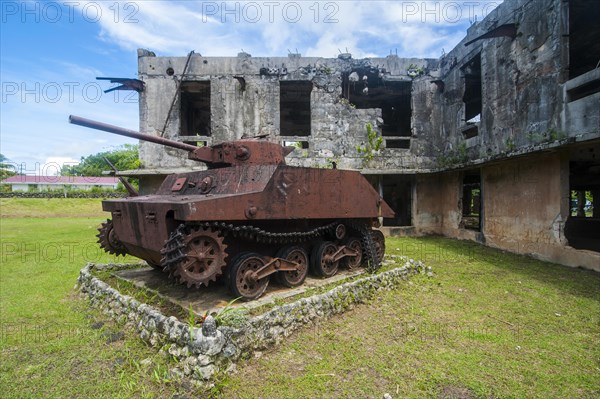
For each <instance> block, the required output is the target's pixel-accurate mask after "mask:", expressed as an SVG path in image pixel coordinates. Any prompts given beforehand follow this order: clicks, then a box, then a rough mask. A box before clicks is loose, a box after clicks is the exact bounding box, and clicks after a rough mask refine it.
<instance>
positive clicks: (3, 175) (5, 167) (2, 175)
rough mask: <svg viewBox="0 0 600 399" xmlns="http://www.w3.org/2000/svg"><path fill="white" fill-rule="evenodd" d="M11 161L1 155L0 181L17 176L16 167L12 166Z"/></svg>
mask: <svg viewBox="0 0 600 399" xmlns="http://www.w3.org/2000/svg"><path fill="white" fill-rule="evenodd" d="M9 161H10V160H9V159H8V158H6V157H5V156H4V155H2V154H0V180H4V179H7V178H9V177H11V176H14V175H16V171H15V166H14V165H12V164H10V162H9Z"/></svg>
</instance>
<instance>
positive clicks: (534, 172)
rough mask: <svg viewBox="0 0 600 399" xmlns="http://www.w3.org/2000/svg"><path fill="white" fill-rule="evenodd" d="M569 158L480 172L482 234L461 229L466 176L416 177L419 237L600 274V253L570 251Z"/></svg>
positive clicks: (527, 160)
mask: <svg viewBox="0 0 600 399" xmlns="http://www.w3.org/2000/svg"><path fill="white" fill-rule="evenodd" d="M568 156H569V154H568V152H566V151H559V152H554V153H551V154H539V155H534V156H529V157H524V158H519V159H514V160H510V161H508V160H506V161H502V162H499V163H496V164H493V165H488V166H484V167H482V168H481V170H480V172H481V184H482V188H481V191H482V201H481V204H482V215H483V216H482V225H481V232H477V231H474V230H469V229H465V228H463V227H461V223H460V222H461V218H462V216H461V215H462V203H461V196H462V194H461V193H462V176H463V174H464V173H465V172H459V171H456V172H446V173H437V174H429V175H418V176H417V183H416V184H417V186H416V192H417V200H416V212H417V213H416V215H415V217H414V218H413V221H414V224H415V230H416V232H417V233H418V234H421V235H423V234H443V235H446V236H449V237H453V238H459V239H470V240H475V241H479V242H482V243H485V244H486V245H489V246H492V247H496V248H500V249H504V250H508V251H511V252H515V253H520V254H526V255H531V256H534V257H536V258H539V259H543V260H549V261H553V262H558V263H562V264H565V265H569V266H581V267H586V268H589V269H593V270H598V271H600V253H599V252H594V251H586V250H575V249H573V248H571V247H570V246H569V245H568V242H567V239H566V238H565V235H564V224H565V221H566V220H567V218H568V217H569V157H568Z"/></svg>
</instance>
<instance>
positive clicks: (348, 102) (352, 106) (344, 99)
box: [340, 98, 356, 109]
mask: <svg viewBox="0 0 600 399" xmlns="http://www.w3.org/2000/svg"><path fill="white" fill-rule="evenodd" d="M340 104H342V105H345V106H346V107H350V108H352V109H356V105H354V104H352V103H351V102H350V100H348V99H347V98H340Z"/></svg>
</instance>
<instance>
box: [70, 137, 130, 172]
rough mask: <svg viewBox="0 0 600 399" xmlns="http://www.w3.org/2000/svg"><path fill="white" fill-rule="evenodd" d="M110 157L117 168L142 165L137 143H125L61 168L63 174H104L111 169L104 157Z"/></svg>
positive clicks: (122, 168) (128, 168)
mask: <svg viewBox="0 0 600 399" xmlns="http://www.w3.org/2000/svg"><path fill="white" fill-rule="evenodd" d="M105 157H106V159H108V160H109V161H110V162H111V163H112V164H113V165H115V167H116V168H117V170H130V169H138V168H139V167H140V165H141V163H140V159H139V149H138V145H137V144H123V145H122V146H119V147H117V148H116V149H114V150H111V151H104V152H99V153H97V154H94V155H88V156H87V157H81V162H80V163H79V164H78V165H65V166H64V167H63V168H62V169H61V174H62V175H63V176H102V172H103V171H105V170H110V166H109V165H108V164H107V163H106V161H105V160H104V158H105Z"/></svg>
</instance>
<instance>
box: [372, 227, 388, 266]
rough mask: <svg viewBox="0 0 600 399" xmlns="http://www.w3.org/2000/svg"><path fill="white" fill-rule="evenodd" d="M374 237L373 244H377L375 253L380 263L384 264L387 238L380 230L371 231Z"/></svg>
mask: <svg viewBox="0 0 600 399" xmlns="http://www.w3.org/2000/svg"><path fill="white" fill-rule="evenodd" d="M371 235H372V236H373V243H374V244H375V252H376V253H377V258H378V259H379V262H383V256H384V255H385V236H384V235H383V233H382V232H381V231H379V230H371Z"/></svg>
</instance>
